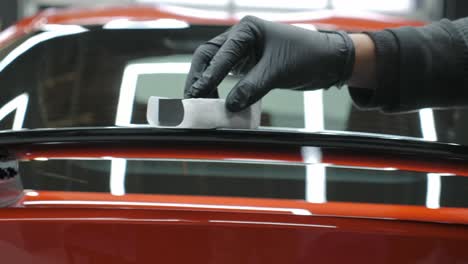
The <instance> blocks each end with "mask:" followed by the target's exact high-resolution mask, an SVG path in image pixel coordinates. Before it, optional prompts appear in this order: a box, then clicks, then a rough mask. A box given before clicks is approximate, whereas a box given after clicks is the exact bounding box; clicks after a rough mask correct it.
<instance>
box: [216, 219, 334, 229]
mask: <svg viewBox="0 0 468 264" xmlns="http://www.w3.org/2000/svg"><path fill="white" fill-rule="evenodd" d="M208 222H210V223H226V224H249V225H278V226H300V227H320V228H336V226H331V225H312V224H297V223H283V222H260V221H231V220H209V221H208Z"/></svg>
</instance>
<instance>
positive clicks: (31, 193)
mask: <svg viewBox="0 0 468 264" xmlns="http://www.w3.org/2000/svg"><path fill="white" fill-rule="evenodd" d="M24 195H26V196H32V197H35V196H39V193H38V192H35V191H26V192H25V193H24Z"/></svg>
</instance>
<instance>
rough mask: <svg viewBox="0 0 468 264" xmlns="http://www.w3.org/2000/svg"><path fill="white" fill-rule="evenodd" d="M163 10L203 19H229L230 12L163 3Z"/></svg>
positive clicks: (161, 7) (161, 8)
mask: <svg viewBox="0 0 468 264" xmlns="http://www.w3.org/2000/svg"><path fill="white" fill-rule="evenodd" d="M159 9H160V10H161V11H165V12H169V13H172V14H177V15H182V16H190V17H199V18H202V19H228V18H230V14H229V12H227V11H218V10H204V9H201V8H190V7H181V6H174V5H161V6H160V7H159Z"/></svg>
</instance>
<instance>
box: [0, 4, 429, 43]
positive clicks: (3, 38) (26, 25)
mask: <svg viewBox="0 0 468 264" xmlns="http://www.w3.org/2000/svg"><path fill="white" fill-rule="evenodd" d="M197 11H198V12H197ZM199 13H200V10H197V9H186V8H185V9H184V8H171V7H167V6H144V5H136V6H127V7H102V8H93V9H76V8H75V9H60V10H58V9H48V10H45V11H43V12H40V13H38V14H37V15H34V16H32V17H28V18H25V19H23V20H21V21H19V22H18V23H17V24H15V25H14V26H12V27H10V28H8V29H6V30H5V31H3V32H2V33H1V35H0V47H1V46H4V45H7V44H8V43H11V42H12V41H14V40H15V39H18V38H21V37H22V36H24V35H26V34H29V33H33V32H36V31H38V30H41V28H42V27H43V26H44V25H48V24H72V25H103V24H105V23H107V22H110V21H112V20H115V19H128V20H134V21H143V20H155V19H177V20H182V21H185V22H187V23H190V24H203V25H232V24H235V23H236V22H238V21H239V19H240V17H239V16H237V15H236V14H229V13H225V14H224V15H219V14H218V15H216V16H210V15H209V14H207V12H203V14H201V15H198V14H199ZM208 13H209V12H208ZM277 20H278V21H281V22H285V23H304V24H313V25H316V26H318V27H319V28H333V29H341V30H350V31H361V30H378V29H384V28H390V27H400V26H420V25H423V24H424V23H423V22H422V21H415V20H407V19H401V18H397V17H392V16H385V15H378V14H375V13H362V14H358V15H356V14H355V13H343V12H336V11H332V10H322V11H315V12H308V13H291V14H290V15H287V16H284V15H282V16H280V17H279V18H278V19H277Z"/></svg>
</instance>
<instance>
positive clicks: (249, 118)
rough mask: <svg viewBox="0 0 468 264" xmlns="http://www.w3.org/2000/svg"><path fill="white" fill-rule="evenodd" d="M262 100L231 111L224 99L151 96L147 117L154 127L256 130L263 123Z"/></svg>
mask: <svg viewBox="0 0 468 264" xmlns="http://www.w3.org/2000/svg"><path fill="white" fill-rule="evenodd" d="M260 114H261V103H260V102H257V103H255V104H253V105H252V106H250V107H248V108H247V109H245V110H243V111H240V112H236V113H233V112H229V111H228V110H227V109H226V107H225V105H224V99H208V98H194V99H168V98H163V97H157V96H151V97H150V98H149V100H148V108H147V111H146V119H147V120H148V123H149V124H150V125H152V126H157V127H171V128H239V129H255V128H257V127H258V126H259V125H260Z"/></svg>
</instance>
